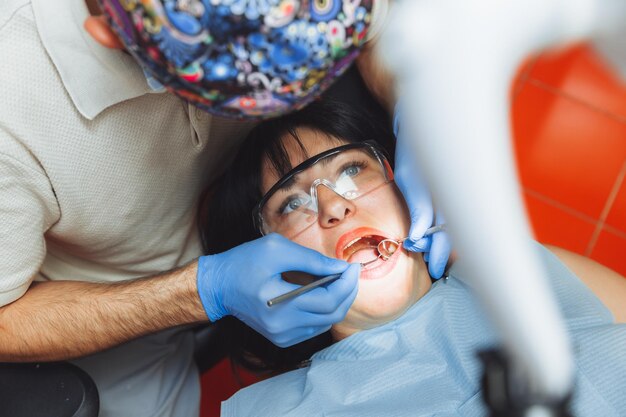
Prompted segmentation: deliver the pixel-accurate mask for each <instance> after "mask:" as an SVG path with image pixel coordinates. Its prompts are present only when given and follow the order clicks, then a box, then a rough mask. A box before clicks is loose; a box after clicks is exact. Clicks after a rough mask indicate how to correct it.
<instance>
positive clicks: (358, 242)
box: [335, 227, 387, 262]
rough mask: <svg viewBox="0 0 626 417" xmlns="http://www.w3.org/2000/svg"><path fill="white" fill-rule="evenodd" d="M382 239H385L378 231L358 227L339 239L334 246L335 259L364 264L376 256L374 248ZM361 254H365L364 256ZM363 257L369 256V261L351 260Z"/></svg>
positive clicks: (376, 252)
mask: <svg viewBox="0 0 626 417" xmlns="http://www.w3.org/2000/svg"><path fill="white" fill-rule="evenodd" d="M383 239H387V237H386V236H385V234H384V233H383V232H381V231H380V230H376V229H373V228H371V227H359V228H358V229H354V230H351V231H349V232H348V233H345V234H344V235H342V236H341V237H340V238H339V240H338V241H337V245H336V246H335V255H336V256H337V258H339V259H343V260H347V261H354V262H365V261H367V260H371V259H373V258H375V257H376V256H378V251H377V250H376V247H377V246H378V243H379V242H380V241H382V240H383ZM361 252H365V254H362V253H361ZM368 252H369V253H368ZM363 255H369V259H353V258H355V257H358V258H361V257H362V256H363Z"/></svg>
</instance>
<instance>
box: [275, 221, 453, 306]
mask: <svg viewBox="0 0 626 417" xmlns="http://www.w3.org/2000/svg"><path fill="white" fill-rule="evenodd" d="M445 226H446V225H445V224H440V225H437V226H433V227H431V228H429V229H426V231H425V232H424V237H426V236H430V235H432V234H433V233H437V232H440V231H442V230H445V228H446V227H445ZM407 239H408V237H405V238H404V239H401V240H393V239H384V240H382V241H381V242H380V243H379V244H378V246H377V247H376V250H377V251H378V253H379V255H378V256H377V257H376V258H375V259H372V260H371V261H367V262H362V263H361V266H362V267H363V266H367V265H369V264H371V263H372V262H375V261H377V260H378V259H379V258H381V259H382V260H384V261H386V260H387V259H389V257H390V256H391V255H393V252H392V253H389V250H388V249H387V248H384V251H385V254H382V253H381V251H380V245H381V243H383V242H391V243H394V244H397V245H400V244H401V243H402V242H404V241H405V240H407ZM394 252H395V250H394ZM339 277H341V274H334V275H329V276H327V277H324V278H320V279H318V280H315V281H313V282H311V283H308V284H307V285H303V286H302V287H300V288H296V289H295V290H292V291H289V292H288V293H285V294H283V295H279V296H278V297H274V298H272V299H271V300H268V301H267V306H268V307H272V306H275V305H276V304H279V303H282V302H283V301H287V300H291V299H292V298H294V297H297V296H299V295H300V294H304V293H306V292H309V291H311V290H313V289H315V288H317V287H319V286H320V285H324V284H327V283H329V282H332V281H335V280H336V279H338V278H339Z"/></svg>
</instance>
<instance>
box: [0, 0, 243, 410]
mask: <svg viewBox="0 0 626 417" xmlns="http://www.w3.org/2000/svg"><path fill="white" fill-rule="evenodd" d="M87 14H88V11H87V8H86V6H85V3H84V0H54V1H51V0H2V1H0V306H1V305H6V304H8V303H11V302H13V301H15V300H16V299H18V298H19V297H21V296H22V295H23V294H24V293H25V292H26V290H27V289H28V287H29V285H30V283H31V282H32V281H33V280H35V279H36V280H79V281H108V282H111V281H120V280H127V279H131V278H135V277H142V276H149V275H152V274H155V273H157V272H161V271H165V270H170V269H172V268H175V267H177V266H180V265H182V264H184V263H186V262H188V261H190V260H192V259H194V258H196V257H197V256H199V255H200V254H201V245H200V241H199V237H198V233H197V230H196V223H195V213H196V206H197V200H198V195H199V193H200V192H201V190H203V189H204V188H205V187H206V186H207V185H208V184H209V183H210V181H211V179H213V178H215V177H216V176H217V175H219V173H221V171H222V170H223V169H224V168H225V166H226V164H227V163H228V162H229V161H230V160H231V158H232V156H233V154H234V152H235V151H236V149H237V147H238V145H239V143H241V139H242V138H243V137H244V135H245V134H246V133H247V132H248V130H249V129H250V127H251V126H250V124H246V123H242V122H237V121H230V120H224V119H219V118H215V117H212V116H210V115H208V114H206V113H203V112H201V111H199V110H196V109H195V108H194V107H191V106H189V105H187V104H186V103H184V102H182V101H181V100H179V99H177V98H176V97H174V96H172V95H170V94H167V93H161V94H156V93H153V92H151V90H150V89H149V87H148V86H147V83H146V81H145V78H144V76H143V72H142V71H141V69H140V67H139V66H138V65H137V64H135V62H134V61H133V60H132V58H131V57H130V56H128V55H127V54H125V53H123V52H121V51H113V50H108V49H106V48H104V47H102V46H100V45H99V44H97V43H95V42H94V41H93V40H92V39H91V38H90V37H89V36H88V35H87V34H86V33H85V32H84V30H83V28H82V25H83V21H84V19H85V18H86V17H87ZM192 350H193V340H192V337H191V336H190V335H188V334H186V333H185V332H181V331H180V330H170V331H168V332H163V333H161V334H157V335H153V336H150V337H146V338H142V339H139V340H136V341H133V342H130V343H127V344H125V345H122V346H119V347H117V348H114V349H111V350H109V351H105V352H102V353H99V354H95V355H92V356H90V357H88V358H83V359H80V360H77V361H76V363H77V364H79V365H80V366H81V367H83V368H84V369H85V370H86V371H87V372H88V373H89V374H90V375H91V376H92V377H93V378H94V379H95V381H96V384H97V385H98V388H99V391H100V398H101V410H102V411H101V413H100V415H101V416H131V415H132V416H143V415H145V416H179V415H180V416H190V415H197V409H198V403H199V384H198V376H197V371H196V369H195V365H194V364H193V360H192V357H191V353H192Z"/></svg>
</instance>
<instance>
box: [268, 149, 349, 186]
mask: <svg viewBox="0 0 626 417" xmlns="http://www.w3.org/2000/svg"><path fill="white" fill-rule="evenodd" d="M339 155H341V152H337V153H336V154H334V155H330V156H327V157H325V158H324V159H322V160H321V161H320V162H321V164H322V166H323V167H325V166H327V165H328V164H330V163H331V162H332V161H333V160H334V159H335V158H337V157H338V156H339ZM308 168H310V167H308ZM308 168H307V169H308ZM298 176H299V174H295V175H293V176H292V177H291V178H289V180H287V181H286V182H285V183H284V184H283V185H282V187H280V188H279V190H281V191H290V190H291V189H292V188H293V187H294V186H295V185H296V183H297V182H298Z"/></svg>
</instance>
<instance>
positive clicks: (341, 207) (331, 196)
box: [317, 185, 356, 228]
mask: <svg viewBox="0 0 626 417" xmlns="http://www.w3.org/2000/svg"><path fill="white" fill-rule="evenodd" d="M317 206H318V221H319V223H320V226H322V227H327V228H328V227H335V226H337V225H338V224H341V222H342V221H343V220H344V219H347V218H348V217H351V216H352V215H354V213H356V206H355V205H354V203H353V202H352V201H350V200H346V199H345V198H343V197H341V196H340V195H339V194H337V193H335V192H334V191H333V190H331V189H329V188H327V187H326V186H324V185H320V186H319V187H318V188H317Z"/></svg>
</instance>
